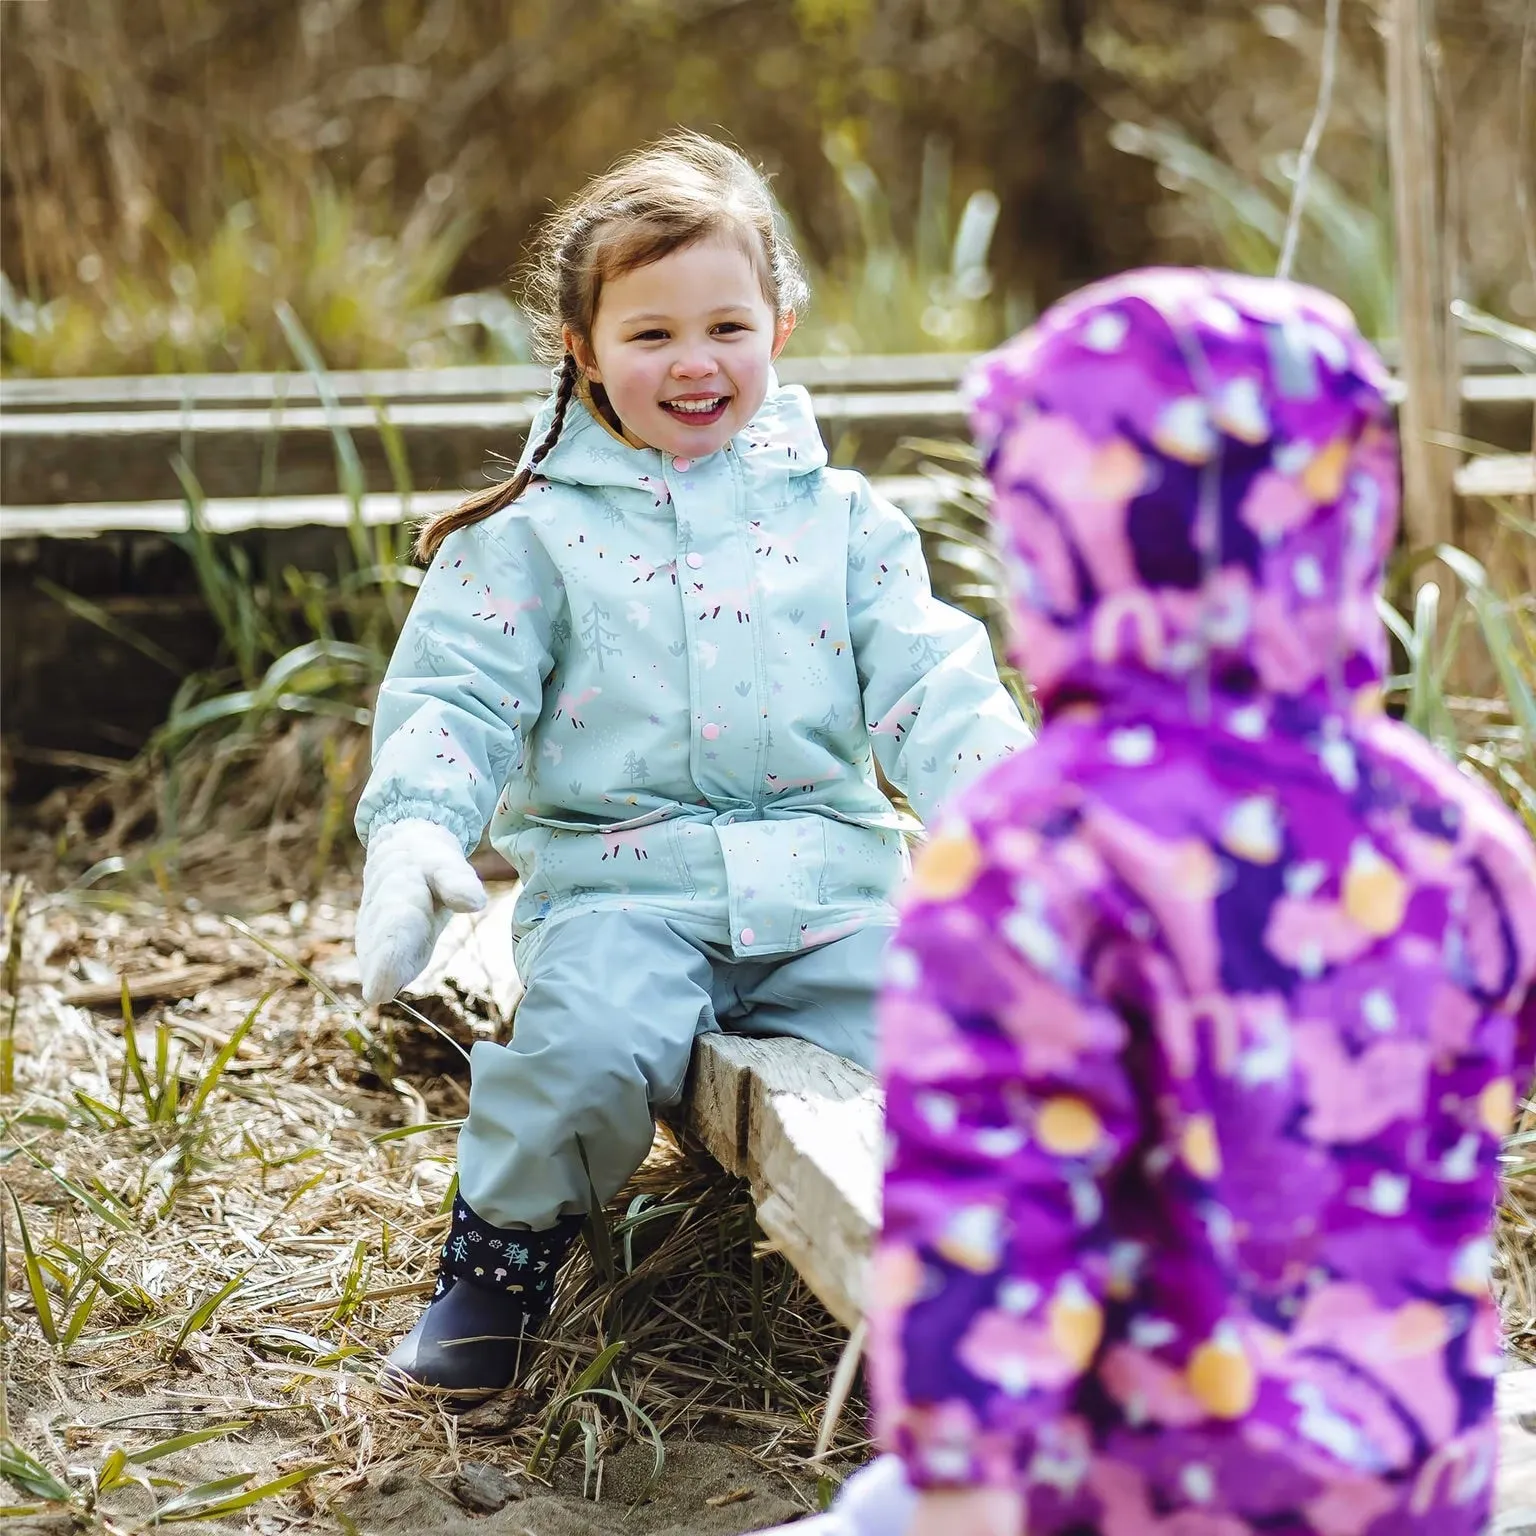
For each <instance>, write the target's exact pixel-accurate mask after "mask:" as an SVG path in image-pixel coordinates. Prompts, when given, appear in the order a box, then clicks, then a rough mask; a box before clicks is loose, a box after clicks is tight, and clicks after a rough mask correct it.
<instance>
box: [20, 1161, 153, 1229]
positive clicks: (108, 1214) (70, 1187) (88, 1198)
mask: <svg viewBox="0 0 1536 1536" xmlns="http://www.w3.org/2000/svg"><path fill="white" fill-rule="evenodd" d="M27 1156H28V1157H29V1158H31V1159H32V1161H33V1162H34V1163H36V1164H37V1166H38V1167H39V1168H41V1169H42V1170H43V1172H44V1173H46V1174H47V1175H48V1176H49V1177H50V1178H51V1179H52V1180H53V1181H54V1183H55V1184H57V1185H58V1186H59V1188H60V1189H62V1190H63V1191H64V1192H65V1194H67V1195H68V1196H69V1197H70V1198H71V1199H72V1200H78V1201H79V1202H80V1203H81V1205H83V1206H84V1207H85V1208H86V1209H87V1210H88V1211H89V1212H90V1213H91V1214H92V1215H93V1216H95V1217H97V1218H98V1219H99V1220H101V1221H104V1222H106V1224H107V1225H108V1226H109V1227H116V1228H117V1230H118V1231H119V1232H136V1231H137V1230H138V1228H137V1227H136V1226H135V1225H134V1223H133V1222H131V1221H128V1220H127V1219H126V1218H124V1217H123V1216H122V1215H120V1214H119V1213H118V1212H117V1211H114V1210H112V1209H111V1208H110V1207H109V1206H107V1205H105V1204H103V1202H102V1201H100V1200H98V1199H97V1198H96V1196H95V1195H93V1194H91V1193H90V1191H89V1190H86V1189H82V1188H81V1187H80V1186H79V1185H78V1184H76V1183H74V1182H73V1181H72V1180H70V1179H67V1178H65V1177H64V1175H63V1174H62V1173H60V1172H59V1170H58V1169H57V1168H55V1167H53V1166H52V1165H51V1164H49V1163H48V1162H46V1161H45V1160H44V1159H43V1158H41V1157H39V1156H38V1155H37V1154H36V1153H35V1152H33V1151H32V1150H31V1149H30V1148H28V1149H27Z"/></svg>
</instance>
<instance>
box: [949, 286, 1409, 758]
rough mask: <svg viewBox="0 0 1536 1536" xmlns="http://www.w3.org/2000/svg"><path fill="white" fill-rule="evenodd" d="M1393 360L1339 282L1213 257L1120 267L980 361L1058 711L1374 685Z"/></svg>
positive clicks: (988, 437)
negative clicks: (1389, 365)
mask: <svg viewBox="0 0 1536 1536" xmlns="http://www.w3.org/2000/svg"><path fill="white" fill-rule="evenodd" d="M1387 382H1388V376H1387V373H1386V369H1385V368H1384V366H1383V364H1382V362H1381V360H1380V358H1379V357H1378V356H1377V354H1376V353H1375V351H1374V350H1373V349H1372V348H1371V347H1370V346H1369V345H1368V344H1367V343H1366V342H1365V341H1364V340H1363V339H1362V338H1361V336H1360V333H1359V331H1358V330H1357V329H1356V327H1355V324H1354V321H1353V319H1352V317H1351V316H1350V313H1349V311H1348V310H1347V309H1346V308H1345V307H1344V306H1343V305H1342V304H1341V303H1339V301H1338V300H1337V299H1334V298H1331V297H1329V296H1328V295H1327V294H1324V293H1321V292H1319V291H1317V290H1316V289H1312V288H1304V287H1301V286H1299V285H1297V284H1295V283H1288V282H1279V281H1275V280H1272V279H1266V278H1253V277H1241V276H1237V275H1234V274H1231V273H1223V272H1206V271H1198V270H1156V269H1154V270H1147V271H1140V272H1132V273H1128V274H1126V275H1125V276H1123V277H1119V278H1114V279H1112V280H1110V281H1107V282H1103V283H1099V284H1096V285H1095V286H1093V287H1091V288H1088V289H1085V290H1083V291H1082V292H1081V293H1078V294H1075V295H1074V296H1073V297H1071V298H1069V299H1067V300H1064V301H1063V302H1062V303H1060V304H1058V305H1056V306H1055V307H1054V308H1053V309H1051V310H1050V311H1048V312H1047V313H1046V315H1045V316H1044V317H1043V318H1042V319H1041V321H1040V323H1039V324H1038V325H1036V326H1035V327H1034V328H1033V329H1032V330H1030V331H1028V332H1027V333H1025V334H1024V335H1022V336H1020V337H1018V338H1017V339H1015V340H1014V341H1012V342H1010V343H1009V344H1008V345H1007V346H1005V347H1003V348H1001V349H1000V350H999V351H997V352H994V353H992V354H991V355H990V356H988V357H986V358H984V359H983V360H982V361H981V362H980V363H979V364H978V365H977V367H976V368H975V370H974V371H973V372H972V374H971V376H970V379H969V380H968V385H967V388H968V395H969V399H970V401H971V404H972V407H973V422H974V428H975V433H976V438H977V441H978V443H979V444H980V446H981V448H982V451H983V453H984V455H985V462H986V467H987V472H988V474H989V475H990V476H991V478H992V482H993V486H994V489H995V493H996V510H995V517H996V524H997V530H998V533H997V536H998V539H999V543H1000V545H1001V547H1002V550H1003V554H1004V557H1005V559H1006V561H1007V564H1008V567H1009V570H1010V575H1011V579H1012V582H1013V587H1014V607H1015V634H1014V637H1013V646H1012V650H1013V654H1014V659H1015V660H1016V661H1017V663H1018V664H1019V666H1020V667H1021V669H1022V670H1023V671H1024V672H1025V673H1026V675H1027V676H1028V677H1029V678H1030V679H1031V681H1032V682H1033V683H1034V684H1035V686H1036V688H1037V689H1038V691H1039V695H1040V700H1041V704H1042V706H1043V708H1044V710H1045V712H1046V714H1047V715H1050V714H1051V713H1052V712H1053V711H1054V710H1057V709H1060V708H1061V707H1063V706H1064V705H1066V704H1069V703H1071V702H1074V701H1075V700H1077V699H1096V700H1099V701H1101V702H1102V703H1104V704H1106V705H1109V706H1111V707H1113V706H1116V705H1120V706H1128V707H1130V708H1133V709H1135V708H1138V707H1142V706H1148V707H1157V706H1159V705H1161V706H1162V707H1163V708H1171V709H1173V710H1174V711H1175V712H1188V713H1189V714H1191V715H1192V716H1193V717H1194V718H1196V719H1197V720H1198V719H1201V718H1204V717H1206V716H1208V715H1209V713H1210V712H1211V711H1212V709H1213V708H1214V709H1215V710H1217V711H1219V712H1221V713H1223V714H1226V713H1228V712H1229V711H1230V710H1232V709H1234V708H1235V709H1244V708H1250V707H1252V706H1261V707H1263V706H1271V707H1272V708H1267V709H1266V711H1265V712H1266V714H1269V713H1273V714H1274V715H1275V716H1276V719H1275V723H1276V724H1278V725H1280V726H1281V728H1282V729H1284V728H1285V719H1286V717H1287V716H1297V717H1299V718H1300V719H1305V720H1308V721H1312V722H1315V721H1316V720H1317V718H1318V716H1319V715H1333V716H1338V715H1348V714H1350V713H1352V712H1354V710H1356V709H1357V708H1361V707H1367V706H1369V705H1372V704H1374V701H1375V699H1376V697H1377V694H1378V685H1379V684H1380V682H1381V678H1382V674H1383V664H1384V661H1385V656H1386V645H1385V635H1384V631H1383V628H1382V625H1381V622H1380V620H1379V618H1378V616H1377V613H1376V607H1375V604H1376V596H1377V592H1378V590H1379V586H1380V582H1381V576H1382V566H1383V562H1384V560H1385V557H1386V555H1387V552H1388V551H1389V549H1390V548H1391V545H1392V540H1393V534H1394V531H1395V528H1396V519H1397V504H1398V472H1397V447H1396V438H1395V432H1394V428H1393V423H1392V415H1391V410H1390V407H1389V406H1388V403H1387V400H1386V397H1385V393H1384V391H1385V389H1386V386H1387Z"/></svg>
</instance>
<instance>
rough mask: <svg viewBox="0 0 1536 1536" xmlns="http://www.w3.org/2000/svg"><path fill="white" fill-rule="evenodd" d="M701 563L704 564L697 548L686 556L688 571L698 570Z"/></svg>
mask: <svg viewBox="0 0 1536 1536" xmlns="http://www.w3.org/2000/svg"><path fill="white" fill-rule="evenodd" d="M703 564H704V556H703V555H701V554H700V553H699V552H698V551H697V550H695V551H694V552H693V553H692V554H691V555H689V556H688V569H689V570H690V571H696V570H698V568H699V567H700V566H701V565H703Z"/></svg>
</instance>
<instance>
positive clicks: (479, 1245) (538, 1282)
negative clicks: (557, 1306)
mask: <svg viewBox="0 0 1536 1536" xmlns="http://www.w3.org/2000/svg"><path fill="white" fill-rule="evenodd" d="M585 1220H586V1218H585V1217H584V1216H562V1217H561V1218H560V1220H559V1221H557V1222H556V1223H555V1225H554V1226H552V1227H549V1228H548V1229H546V1230H545V1231H543V1232H532V1231H529V1230H527V1229H526V1228H520V1227H493V1226H492V1225H491V1224H490V1222H488V1221H486V1220H485V1219H484V1218H482V1217H480V1216H477V1215H476V1214H475V1213H474V1212H473V1211H472V1210H470V1208H469V1206H468V1205H467V1204H465V1201H464V1197H463V1196H462V1195H455V1196H454V1197H453V1221H452V1224H451V1225H450V1226H449V1228H448V1239H447V1241H446V1242H445V1243H444V1244H443V1249H442V1254H441V1256H440V1261H439V1264H438V1276H437V1291H436V1293H435V1294H437V1295H441V1294H442V1293H443V1291H445V1290H446V1289H447V1288H448V1287H447V1282H448V1281H449V1280H463V1281H465V1282H467V1283H468V1284H470V1285H475V1286H479V1287H480V1288H481V1289H482V1290H487V1291H504V1292H506V1293H507V1294H508V1295H514V1296H515V1295H520V1296H522V1297H523V1299H524V1302H525V1304H526V1305H527V1307H528V1310H529V1311H531V1312H535V1311H543V1312H547V1311H548V1310H549V1305H550V1302H551V1301H552V1300H553V1299H554V1294H555V1276H556V1275H558V1274H559V1272H560V1266H561V1265H562V1264H563V1263H564V1262H565V1256H566V1254H568V1253H569V1252H570V1250H571V1244H572V1243H574V1242H575V1241H576V1238H577V1237H578V1236H579V1235H580V1232H581V1224H582V1222H583V1221H585Z"/></svg>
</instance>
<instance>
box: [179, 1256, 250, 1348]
mask: <svg viewBox="0 0 1536 1536" xmlns="http://www.w3.org/2000/svg"><path fill="white" fill-rule="evenodd" d="M249 1273H250V1271H249V1270H244V1269H242V1270H241V1271H240V1273H239V1274H238V1275H236V1276H235V1278H234V1279H233V1280H226V1281H225V1282H224V1284H223V1285H221V1286H220V1287H219V1288H218V1290H216V1291H215V1292H214V1293H213V1294H212V1295H211V1296H207V1297H205V1298H204V1299H203V1300H202V1301H201V1302H199V1303H198V1305H197V1306H195V1307H194V1308H193V1309H192V1310H191V1311H190V1312H189V1313H188V1314H187V1317H186V1321H185V1322H183V1323H182V1325H181V1328H180V1330H179V1331H178V1333H177V1334H176V1339H175V1342H174V1343H173V1344H172V1345H171V1346H170V1348H169V1349H167V1350H166V1352H165V1357H166V1359H167V1360H174V1359H175V1358H176V1356H177V1355H178V1354H179V1353H180V1352H181V1347H182V1345H183V1344H185V1343H186V1342H187V1340H188V1339H189V1338H191V1337H192V1335H193V1334H194V1333H196V1332H197V1331H198V1329H200V1328H203V1327H206V1326H207V1324H208V1323H209V1322H210V1321H211V1320H212V1318H213V1314H214V1313H215V1312H217V1311H218V1310H219V1308H220V1307H222V1306H223V1305H224V1303H225V1302H226V1301H228V1300H229V1298H230V1297H231V1296H233V1295H234V1294H235V1292H236V1291H238V1290H239V1289H240V1287H241V1286H242V1285H244V1284H245V1277H246V1275H247V1274H249Z"/></svg>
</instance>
